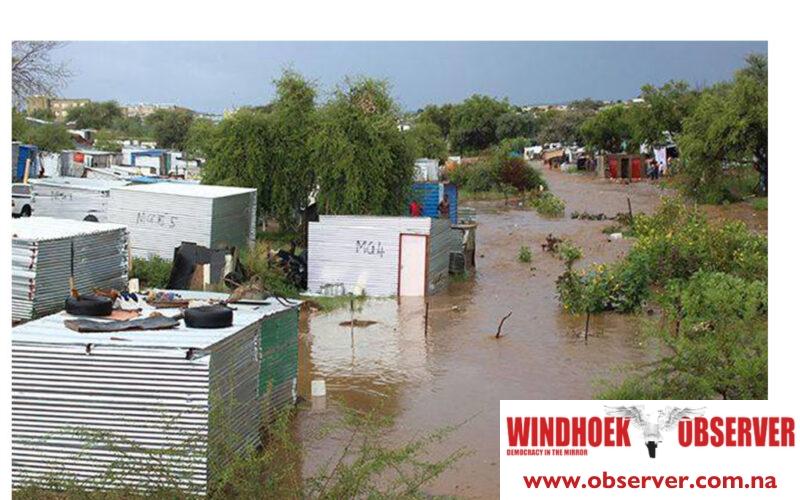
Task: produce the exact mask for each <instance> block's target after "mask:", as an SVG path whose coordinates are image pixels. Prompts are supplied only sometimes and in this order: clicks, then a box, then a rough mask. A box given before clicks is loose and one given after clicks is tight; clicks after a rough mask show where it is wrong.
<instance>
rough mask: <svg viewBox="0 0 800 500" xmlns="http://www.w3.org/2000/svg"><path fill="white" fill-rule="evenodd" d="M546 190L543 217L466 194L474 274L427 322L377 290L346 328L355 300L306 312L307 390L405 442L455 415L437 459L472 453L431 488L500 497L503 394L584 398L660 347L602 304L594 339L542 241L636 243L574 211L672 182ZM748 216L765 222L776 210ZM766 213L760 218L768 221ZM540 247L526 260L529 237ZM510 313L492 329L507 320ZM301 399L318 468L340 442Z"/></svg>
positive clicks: (611, 208)
mask: <svg viewBox="0 0 800 500" xmlns="http://www.w3.org/2000/svg"><path fill="white" fill-rule="evenodd" d="M544 175H545V177H546V179H547V182H548V183H549V185H550V189H551V190H552V191H553V192H554V193H555V194H556V195H558V196H559V197H560V198H562V199H563V200H564V201H565V203H566V210H565V216H564V217H563V218H557V219H545V218H543V217H541V216H539V215H538V214H537V213H536V212H535V211H533V210H530V209H525V210H523V209H519V208H517V207H503V206H502V205H503V204H502V202H499V203H497V202H495V203H490V202H480V203H462V205H464V206H473V207H476V208H477V209H478V222H479V228H478V233H477V256H478V257H477V259H476V260H477V273H476V275H475V278H474V280H466V281H462V282H456V283H452V284H451V285H450V286H449V288H448V289H447V290H445V291H443V292H442V293H440V294H437V295H434V296H432V297H430V298H429V302H430V306H429V307H430V309H429V323H428V332H427V335H426V334H425V331H424V330H425V320H424V309H425V305H424V302H423V301H422V299H418V300H412V299H403V300H402V302H401V303H399V304H398V302H397V301H394V300H370V301H367V302H366V303H364V304H363V305H362V307H361V308H360V310H358V311H356V313H355V317H356V318H357V319H362V320H372V321H376V322H377V323H376V324H373V325H370V326H367V327H363V328H355V329H354V330H352V336H351V329H350V327H349V326H340V323H341V322H345V321H349V320H350V314H351V313H350V311H349V309H342V310H339V311H335V312H333V313H328V314H322V313H312V314H310V315H309V314H304V316H303V318H302V321H301V337H302V338H301V353H300V381H299V382H300V383H299V389H300V393H301V395H302V396H304V397H305V398H306V399H310V387H311V380H312V379H324V380H325V381H326V382H327V390H328V399H329V402H330V401H331V400H337V401H339V402H341V403H344V404H346V405H348V406H351V407H354V408H357V409H361V410H370V409H377V411H379V412H381V413H383V414H386V415H390V416H392V417H394V419H395V423H394V426H393V428H392V429H391V431H390V433H389V435H388V437H389V439H391V440H394V441H396V442H397V443H402V442H405V441H408V440H409V439H412V438H414V437H419V436H420V435H422V434H424V433H426V432H430V431H433V430H436V429H439V428H441V427H444V426H448V425H454V424H459V423H462V422H463V425H461V426H460V427H459V428H458V429H457V430H456V431H454V432H453V433H452V434H451V435H450V436H449V438H448V439H447V440H445V441H444V442H443V443H440V444H434V445H432V446H433V447H432V448H431V451H432V455H433V456H434V457H443V456H445V455H447V454H448V453H449V452H452V451H454V450H456V449H457V448H460V447H462V446H463V447H466V448H468V449H470V450H471V451H472V454H471V455H469V456H467V457H466V458H464V459H462V460H460V461H459V462H458V463H457V464H456V466H455V467H453V468H451V469H450V470H448V471H447V472H445V473H444V474H443V475H442V476H441V477H439V478H438V479H437V480H436V481H435V482H434V483H433V484H432V485H431V486H430V487H429V488H428V490H427V491H428V492H430V493H432V494H456V495H462V496H465V497H479V498H492V497H496V496H497V494H498V491H499V478H498V454H499V436H498V418H499V403H498V402H499V400H501V399H588V398H592V397H593V396H594V395H595V394H596V393H597V392H598V391H599V390H600V389H601V386H600V385H599V384H600V383H601V381H603V380H612V381H613V380H618V379H619V378H621V374H620V373H619V369H620V368H624V367H625V366H626V365H629V364H631V363H639V362H643V361H647V360H649V359H652V358H653V353H652V350H651V349H648V348H647V346H646V345H642V343H641V342H640V339H639V338H638V336H637V330H638V322H639V321H640V320H639V319H638V318H637V317H634V316H624V315H617V314H607V315H600V316H593V317H592V319H591V324H590V338H589V341H588V344H585V343H584V340H583V338H582V332H583V322H584V318H583V317H574V316H570V315H568V314H566V313H564V312H563V311H562V309H561V307H560V305H559V302H558V299H557V297H556V288H555V280H556V278H557V277H558V275H559V274H561V273H562V272H563V263H562V262H561V261H560V260H558V259H557V258H556V257H555V256H553V255H551V254H549V253H546V252H544V251H542V250H541V246H540V245H541V243H542V242H543V241H544V239H545V237H546V236H547V235H548V234H550V233H552V234H553V235H554V236H557V237H559V238H563V239H569V240H571V241H572V242H573V243H575V244H576V245H578V246H580V247H581V248H582V249H583V251H584V257H583V259H582V260H581V261H579V262H578V263H577V264H576V265H577V266H578V267H580V266H583V265H586V264H588V263H591V262H609V261H613V260H616V259H618V258H619V257H620V256H622V255H624V254H625V252H626V251H627V249H628V248H629V244H630V242H629V241H626V240H622V241H612V242H610V241H608V239H607V236H606V235H605V234H603V233H602V229H603V228H604V227H606V226H609V225H611V224H613V221H588V220H575V219H571V218H570V213H571V212H573V211H578V212H583V211H586V212H589V213H599V212H602V213H605V214H606V215H607V216H614V215H616V214H617V213H618V212H627V211H628V200H627V198H628V197H630V201H631V205H632V208H633V210H634V212H651V211H652V210H653V209H654V208H655V207H656V206H657V205H658V202H659V197H660V196H662V195H663V194H667V193H665V192H663V191H662V190H661V189H660V188H659V187H657V186H656V185H654V184H649V183H645V182H642V183H635V184H631V185H621V184H615V183H610V182H608V181H606V180H602V179H597V178H595V177H588V176H583V175H570V174H565V173H561V172H556V171H544ZM751 212H752V211H747V213H744V212H743V214H742V217H743V218H745V217H750V218H752V219H753V221H754V222H753V221H751V222H752V224H751V225H753V226H755V227H759V226H760V224H763V227H764V228H766V213H765V212H764V213H759V214H758V215H756V216H753V215H752V213H751ZM761 219H763V220H761ZM523 245H525V246H528V247H530V248H531V250H532V252H533V259H532V261H531V262H530V263H527V264H526V263H522V262H520V261H518V259H517V254H518V252H519V249H520V247H521V246H523ZM509 312H512V315H511V316H510V317H509V318H508V320H507V321H506V322H505V324H504V326H503V333H504V336H503V338H501V339H495V338H494V334H495V332H496V331H497V327H498V323H499V321H500V319H501V318H502V317H503V316H505V315H506V314H508V313H509ZM335 412H336V408H335V405H332V404H329V405H328V410H327V411H323V412H312V411H311V410H303V411H302V412H301V414H300V417H299V432H300V435H301V436H302V437H303V439H304V440H305V439H308V443H307V447H308V448H307V449H308V450H310V451H311V453H309V457H308V458H307V461H306V464H305V466H306V468H307V469H313V468H314V467H315V466H316V465H318V464H319V463H321V462H322V461H323V460H325V459H326V458H327V457H329V456H330V455H331V454H334V453H335V452H336V451H337V442H336V441H334V440H328V441H322V442H317V441H314V440H312V439H311V438H310V437H309V436H310V435H311V434H312V431H313V429H315V428H317V427H318V426H319V425H321V424H322V423H324V422H325V421H326V420H327V419H329V418H331V417H332V416H334V415H335Z"/></svg>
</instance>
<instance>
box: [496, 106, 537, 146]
mask: <svg viewBox="0 0 800 500" xmlns="http://www.w3.org/2000/svg"><path fill="white" fill-rule="evenodd" d="M535 132H536V118H535V117H534V116H533V114H531V113H525V112H518V111H511V112H508V113H503V114H502V115H500V116H499V117H498V118H497V130H496V135H497V138H498V139H499V140H503V139H512V138H516V137H533V136H534V134H535Z"/></svg>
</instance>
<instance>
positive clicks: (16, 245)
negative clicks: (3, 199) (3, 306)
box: [11, 217, 128, 321]
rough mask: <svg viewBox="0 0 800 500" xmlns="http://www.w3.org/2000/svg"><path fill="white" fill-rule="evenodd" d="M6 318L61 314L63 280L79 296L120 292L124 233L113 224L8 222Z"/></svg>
mask: <svg viewBox="0 0 800 500" xmlns="http://www.w3.org/2000/svg"><path fill="white" fill-rule="evenodd" d="M11 231H12V238H11V318H12V320H14V321H19V320H25V319H31V318H35V317H38V316H41V315H43V314H50V313H52V312H55V311H58V310H60V309H63V307H64V300H65V299H66V298H67V296H69V291H70V287H69V277H70V276H71V275H73V276H74V277H75V288H77V289H78V291H79V292H80V293H87V292H90V291H91V290H92V289H93V288H116V289H120V288H122V287H124V286H125V285H126V283H127V281H128V231H127V230H126V229H125V227H124V226H119V225H117V224H100V223H95V222H78V221H72V220H64V219H53V218H50V217H28V218H25V219H12V220H11Z"/></svg>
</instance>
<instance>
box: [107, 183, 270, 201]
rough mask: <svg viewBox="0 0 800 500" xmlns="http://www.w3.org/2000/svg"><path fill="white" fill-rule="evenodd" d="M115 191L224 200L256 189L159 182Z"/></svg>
mask: <svg viewBox="0 0 800 500" xmlns="http://www.w3.org/2000/svg"><path fill="white" fill-rule="evenodd" d="M115 191H135V192H143V193H150V194H167V195H174V196H189V197H194V198H224V197H226V196H235V195H240V194H245V193H253V192H255V191H256V189H255V188H242V187H230V186H209V185H205V184H189V183H178V182H158V183H154V184H137V185H133V186H126V187H121V188H118V189H115Z"/></svg>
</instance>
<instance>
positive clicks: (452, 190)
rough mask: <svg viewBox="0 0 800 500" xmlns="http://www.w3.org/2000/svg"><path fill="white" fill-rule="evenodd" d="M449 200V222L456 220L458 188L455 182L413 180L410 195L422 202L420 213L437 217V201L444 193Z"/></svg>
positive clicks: (453, 222)
mask: <svg viewBox="0 0 800 500" xmlns="http://www.w3.org/2000/svg"><path fill="white" fill-rule="evenodd" d="M445 194H447V197H448V199H449V201H450V223H451V224H455V223H456V222H458V188H456V185H455V184H451V183H444V182H415V183H414V185H413V186H412V187H411V196H412V197H413V199H416V200H417V201H418V202H420V203H421V204H422V215H424V216H425V217H439V202H440V201H442V199H443V198H444V195H445Z"/></svg>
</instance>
